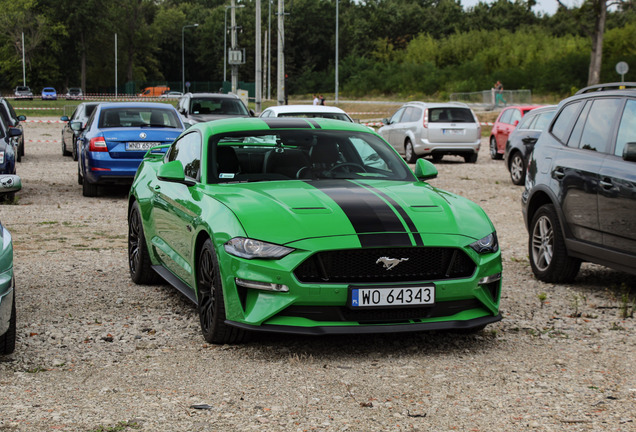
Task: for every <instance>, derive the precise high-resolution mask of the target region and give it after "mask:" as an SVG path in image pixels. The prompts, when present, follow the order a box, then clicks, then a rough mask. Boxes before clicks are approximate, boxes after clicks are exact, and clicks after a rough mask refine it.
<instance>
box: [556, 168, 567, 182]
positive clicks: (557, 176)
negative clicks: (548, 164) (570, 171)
mask: <svg viewBox="0 0 636 432" xmlns="http://www.w3.org/2000/svg"><path fill="white" fill-rule="evenodd" d="M554 177H556V178H557V179H559V180H561V179H562V178H563V177H565V173H564V172H563V171H562V170H561V168H557V169H555V170H554Z"/></svg>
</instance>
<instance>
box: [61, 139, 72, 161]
mask: <svg viewBox="0 0 636 432" xmlns="http://www.w3.org/2000/svg"><path fill="white" fill-rule="evenodd" d="M70 155H71V152H70V151H68V150H66V142H65V141H64V134H62V156H70Z"/></svg>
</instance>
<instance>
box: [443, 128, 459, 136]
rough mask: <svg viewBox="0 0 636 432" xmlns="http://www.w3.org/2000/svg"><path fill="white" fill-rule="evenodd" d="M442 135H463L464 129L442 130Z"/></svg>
mask: <svg viewBox="0 0 636 432" xmlns="http://www.w3.org/2000/svg"><path fill="white" fill-rule="evenodd" d="M442 134H444V135H464V129H442Z"/></svg>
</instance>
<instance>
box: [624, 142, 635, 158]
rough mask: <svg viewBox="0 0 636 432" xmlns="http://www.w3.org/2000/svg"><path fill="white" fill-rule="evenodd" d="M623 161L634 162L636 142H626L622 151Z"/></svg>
mask: <svg viewBox="0 0 636 432" xmlns="http://www.w3.org/2000/svg"><path fill="white" fill-rule="evenodd" d="M623 160H626V161H628V162H636V142H628V143H627V144H625V148H624V149H623Z"/></svg>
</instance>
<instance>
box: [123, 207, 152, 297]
mask: <svg viewBox="0 0 636 432" xmlns="http://www.w3.org/2000/svg"><path fill="white" fill-rule="evenodd" d="M128 268H129V269H130V278H131V279H132V281H133V282H134V283H136V284H138V285H153V284H156V283H158V282H159V281H160V277H159V275H158V274H157V273H156V272H155V271H154V270H153V269H152V261H151V260H150V254H149V253H148V245H147V244H146V237H145V236H144V227H143V224H142V222H141V210H140V209H139V204H138V203H137V201H135V202H134V203H133V205H132V207H131V209H130V214H129V215H128Z"/></svg>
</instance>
